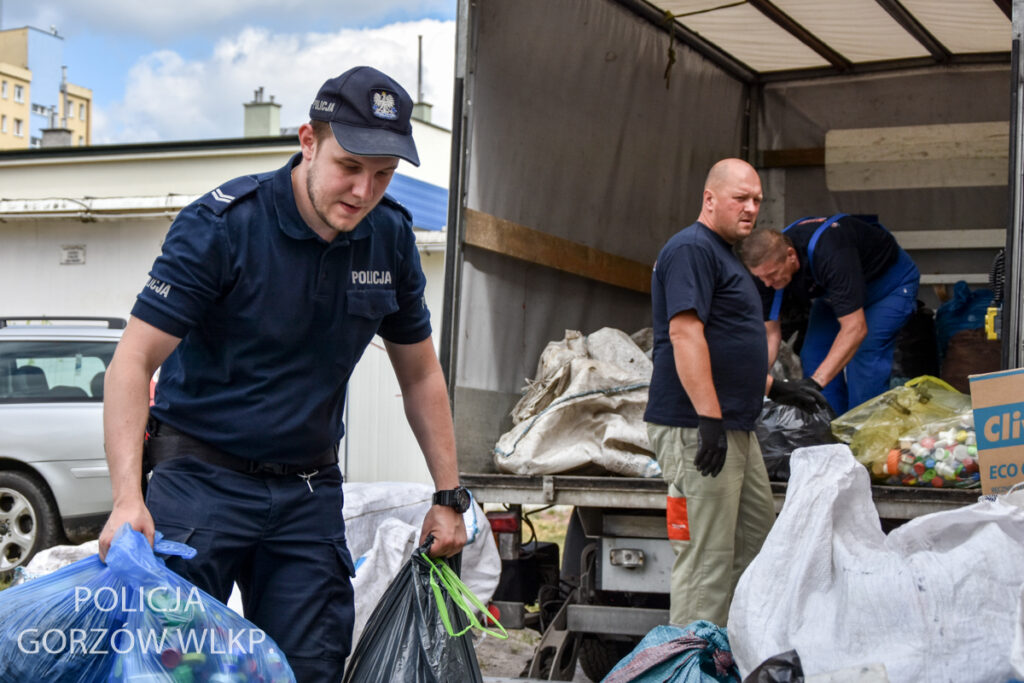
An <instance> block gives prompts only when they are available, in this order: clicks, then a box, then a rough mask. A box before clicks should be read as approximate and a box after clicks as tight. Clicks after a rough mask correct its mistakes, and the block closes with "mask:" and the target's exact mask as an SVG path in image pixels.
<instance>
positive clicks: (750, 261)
mask: <svg viewBox="0 0 1024 683" xmlns="http://www.w3.org/2000/svg"><path fill="white" fill-rule="evenodd" d="M792 246H793V241H792V240H790V239H789V238H788V237H786V236H785V235H783V234H782V233H781V232H779V231H778V230H773V229H771V228H758V229H757V230H755V231H754V232H752V233H750V234H749V235H747V236H746V237H744V238H743V239H742V240H740V241H739V243H738V244H737V245H736V247H735V248H736V256H737V257H739V259H740V261H742V262H743V265H745V266H746V267H747V268H757V267H758V266H760V265H761V264H763V263H767V262H769V261H781V260H782V259H784V258H786V249H787V248H789V247H792Z"/></svg>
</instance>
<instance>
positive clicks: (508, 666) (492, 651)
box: [473, 629, 590, 683]
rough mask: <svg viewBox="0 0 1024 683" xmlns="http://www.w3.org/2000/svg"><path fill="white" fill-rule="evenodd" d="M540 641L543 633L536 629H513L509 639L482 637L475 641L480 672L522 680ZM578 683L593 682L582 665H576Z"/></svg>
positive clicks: (575, 680) (576, 681)
mask: <svg viewBox="0 0 1024 683" xmlns="http://www.w3.org/2000/svg"><path fill="white" fill-rule="evenodd" d="M539 641H540V634H539V633H537V632H536V631H534V630H532V629H522V630H510V631H509V632H508V640H499V639H498V638H492V637H491V636H488V635H484V634H478V635H477V636H476V637H475V638H474V639H473V647H474V649H475V650H476V658H477V661H478V662H479V663H480V673H482V674H483V676H484V679H485V680H486V679H487V678H499V679H508V678H522V677H524V676H525V675H526V669H527V667H529V665H530V661H531V660H532V659H533V652H534V649H535V648H536V646H537V643H538V642H539ZM572 680H573V681H574V682H575V683H589V681H590V679H589V678H587V676H586V674H584V673H583V670H582V669H580V667H579V664H577V665H576V675H575V676H573V679H572Z"/></svg>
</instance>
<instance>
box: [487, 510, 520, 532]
mask: <svg viewBox="0 0 1024 683" xmlns="http://www.w3.org/2000/svg"><path fill="white" fill-rule="evenodd" d="M487 521H488V522H490V523H491V531H493V532H494V533H496V534H514V533H517V532H518V531H519V524H520V522H519V513H518V512H488V513H487Z"/></svg>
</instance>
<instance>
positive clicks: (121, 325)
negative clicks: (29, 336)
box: [0, 315, 128, 330]
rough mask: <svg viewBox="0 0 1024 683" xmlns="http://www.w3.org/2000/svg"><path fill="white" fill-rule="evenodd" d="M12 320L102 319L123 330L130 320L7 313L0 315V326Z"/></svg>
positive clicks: (81, 320) (114, 328)
mask: <svg viewBox="0 0 1024 683" xmlns="http://www.w3.org/2000/svg"><path fill="white" fill-rule="evenodd" d="M12 320H25V321H29V320H33V321H34V320H38V321H39V322H42V323H48V322H52V321H54V320H59V321H61V322H65V321H68V320H74V321H78V322H95V321H100V320H102V321H103V322H105V323H107V328H108V329H111V330H123V329H124V328H125V326H126V325H127V324H128V321H127V320H125V319H124V318H105V317H97V316H88V315H5V316H2V317H0V328H2V327H7V326H8V323H9V322H10V321H12Z"/></svg>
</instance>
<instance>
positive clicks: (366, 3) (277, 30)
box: [0, 0, 456, 144]
mask: <svg viewBox="0 0 1024 683" xmlns="http://www.w3.org/2000/svg"><path fill="white" fill-rule="evenodd" d="M455 5H456V0H333V1H332V0H215V1H213V2H211V1H210V0H174V1H173V2H170V1H168V0H148V1H147V0H141V1H140V0H0V28H4V29H9V28H20V27H22V26H33V27H35V28H39V29H43V30H49V28H50V27H51V26H55V27H56V28H57V32H58V34H59V35H60V36H62V37H63V38H64V62H65V64H67V66H68V80H69V81H70V82H72V83H74V84H76V85H79V86H82V87H86V88H91V89H92V91H93V101H94V122H93V143H94V144H104V143H116V142H151V141H158V140H191V139H204V138H216V137H237V136H240V135H241V134H242V121H243V111H244V109H243V103H245V102H249V101H252V98H253V91H254V90H256V88H259V87H262V88H263V92H264V97H265V98H266V97H269V96H273V97H274V101H275V102H278V103H280V104H281V105H282V107H281V125H282V126H297V125H299V124H300V123H302V122H303V121H305V120H306V118H307V117H306V112H307V110H308V106H309V102H310V101H311V100H312V98H313V95H314V94H315V93H316V90H317V88H318V87H319V86H320V84H321V83H323V81H324V80H326V79H327V78H330V77H332V76H336V75H337V74H339V73H341V72H342V71H344V70H345V69H347V68H349V67H351V66H356V65H358V64H369V65H372V66H376V67H377V68H379V69H381V70H383V71H385V72H387V73H389V74H390V75H392V76H393V77H395V78H396V79H397V80H398V81H399V82H401V83H402V84H403V85H404V86H405V88H406V89H407V90H408V91H409V92H410V94H412V96H413V98H415V97H416V89H417V53H418V49H417V45H418V41H417V36H419V35H422V36H423V86H422V87H423V95H424V100H425V101H427V102H429V103H431V104H433V105H434V109H433V115H434V116H433V120H434V122H435V123H438V124H439V125H442V126H444V127H450V123H451V98H452V81H453V74H454V52H455V51H454V40H455V21H454V19H455Z"/></svg>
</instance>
